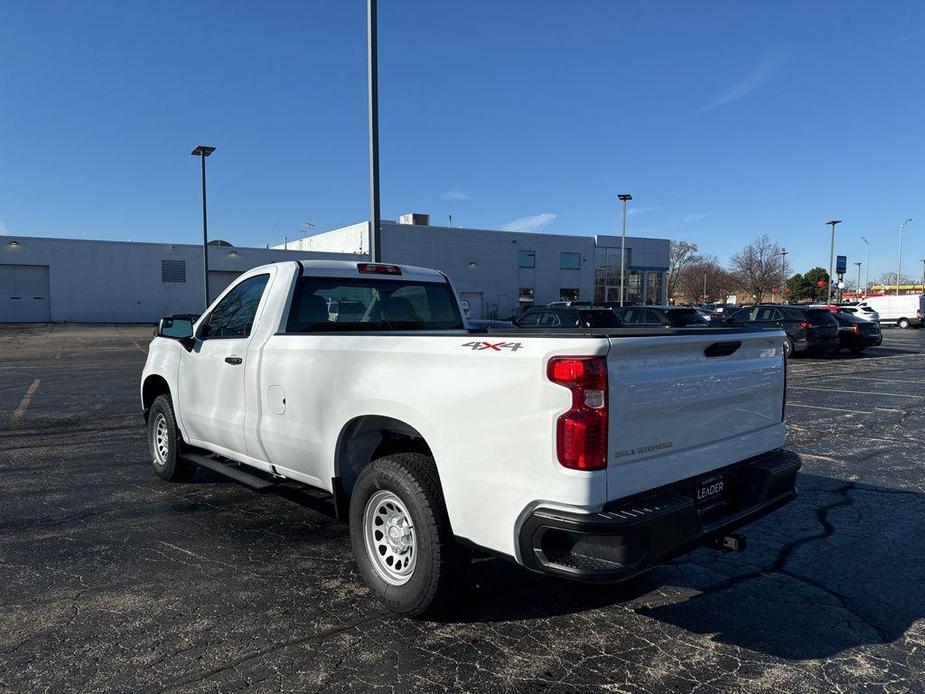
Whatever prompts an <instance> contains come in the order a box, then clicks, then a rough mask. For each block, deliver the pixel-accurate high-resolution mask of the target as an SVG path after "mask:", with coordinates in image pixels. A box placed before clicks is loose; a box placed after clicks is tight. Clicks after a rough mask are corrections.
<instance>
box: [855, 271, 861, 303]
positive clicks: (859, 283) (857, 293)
mask: <svg viewBox="0 0 925 694" xmlns="http://www.w3.org/2000/svg"><path fill="white" fill-rule="evenodd" d="M855 265H857V266H858V290H857V292H856V296H855V298H857V299H860V298H861V263H855Z"/></svg>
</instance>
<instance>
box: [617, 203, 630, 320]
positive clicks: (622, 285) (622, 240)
mask: <svg viewBox="0 0 925 694" xmlns="http://www.w3.org/2000/svg"><path fill="white" fill-rule="evenodd" d="M617 198H618V199H619V200H622V201H623V235H622V236H621V238H620V307H621V308H622V307H623V291H624V288H625V287H626V280H625V279H624V276H625V274H626V203H627V202H628V201H630V200H632V199H633V196H632V195H630V194H629V193H621V194H620V195H618V196H617Z"/></svg>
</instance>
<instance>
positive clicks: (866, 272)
mask: <svg viewBox="0 0 925 694" xmlns="http://www.w3.org/2000/svg"><path fill="white" fill-rule="evenodd" d="M861 241H863V242H864V243H865V244H867V258H866V259H865V260H864V298H865V299H866V298H867V288H868V287H869V286H870V241H868V240H867V239H865V238H864V237H863V236H862V237H861Z"/></svg>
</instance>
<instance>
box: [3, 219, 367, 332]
mask: <svg viewBox="0 0 925 694" xmlns="http://www.w3.org/2000/svg"><path fill="white" fill-rule="evenodd" d="M10 242H15V243H18V245H10ZM319 257H320V258H324V259H329V260H340V259H347V260H350V259H357V257H358V256H355V255H345V254H331V253H324V254H321V253H304V252H298V251H278V250H273V249H263V248H238V247H233V248H232V247H222V246H210V247H209V271H210V273H212V272H215V273H231V272H243V271H244V270H249V269H250V268H252V267H256V266H257V265H263V264H266V263H272V262H278V261H281V260H300V259H309V258H319ZM161 260H185V261H186V282H162V281H161ZM4 265H26V266H46V267H48V284H49V300H50V310H51V320H52V321H55V322H65V321H67V322H75V323H148V322H155V321H157V320H158V319H159V318H160V317H161V316H165V315H169V314H171V313H200V312H202V310H203V305H202V304H203V295H204V291H203V277H202V246H194V245H186V244H169V243H134V242H125V241H85V240H79V239H53V238H37V237H28V236H4V237H2V238H0V269H2V268H3V266H4ZM228 277H230V275H228ZM213 281H215V276H214V275H213ZM0 305H2V304H0ZM8 320H12V317H5V316H3V315H0V323H2V322H4V321H8Z"/></svg>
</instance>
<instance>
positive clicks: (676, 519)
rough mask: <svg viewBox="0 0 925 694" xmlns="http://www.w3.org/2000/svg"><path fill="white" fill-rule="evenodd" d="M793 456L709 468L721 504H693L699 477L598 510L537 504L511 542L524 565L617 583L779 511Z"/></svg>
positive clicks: (789, 489)
mask: <svg viewBox="0 0 925 694" xmlns="http://www.w3.org/2000/svg"><path fill="white" fill-rule="evenodd" d="M800 465H801V463H800V458H799V456H798V455H796V454H795V453H792V452H790V451H775V452H774V453H769V454H766V455H763V456H759V457H757V458H752V459H749V460H745V461H742V462H740V463H736V464H735V465H731V466H729V467H727V468H723V469H721V470H716V471H714V472H713V473H710V474H709V475H707V476H706V477H710V478H714V477H716V476H718V475H722V476H723V481H724V484H725V485H727V489H728V490H729V491H728V493H727V496H726V497H725V498H724V500H723V501H721V502H719V503H714V504H713V505H711V506H700V505H698V504H697V502H696V501H695V497H696V493H697V489H698V486H699V481H700V480H701V479H702V478H692V479H689V480H683V481H681V482H677V483H675V484H672V485H668V486H667V487H663V488H661V489H659V490H656V491H655V492H653V493H650V494H648V495H646V496H642V497H635V498H634V499H632V500H629V501H625V500H621V501H619V502H615V503H613V504H609V505H608V506H606V507H605V508H604V509H603V510H602V511H601V512H599V513H570V512H564V511H558V510H552V509H545V508H538V509H536V510H534V511H533V513H532V514H531V515H530V516H529V517H528V518H527V520H526V522H525V523H524V524H523V526H522V528H521V531H520V536H519V539H518V542H519V545H520V556H521V561H522V562H523V564H524V566H526V567H527V568H530V569H533V570H535V571H540V572H543V573H548V574H553V575H557V576H563V577H565V578H572V579H577V580H582V581H601V582H608V581H622V580H625V579H628V578H631V577H632V576H635V575H637V574H639V573H642V572H643V571H645V570H647V569H650V568H652V567H653V566H656V565H658V564H661V563H663V562H665V561H668V560H670V559H672V558H674V557H676V556H678V555H680V554H683V553H684V552H687V551H689V550H691V549H694V548H695V547H698V546H700V545H703V544H706V543H708V542H710V541H711V540H712V539H713V538H715V537H719V536H722V535H725V534H727V533H730V532H732V531H733V530H735V529H737V528H740V527H742V526H743V525H747V524H748V523H751V522H753V521H755V520H757V519H758V518H761V517H762V516H765V515H767V514H768V513H770V512H771V511H774V510H775V509H777V508H780V507H781V506H783V505H784V504H786V503H788V502H790V501H792V500H793V498H794V497H795V496H796V473H797V470H799V469H800Z"/></svg>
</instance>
